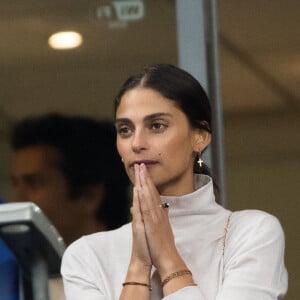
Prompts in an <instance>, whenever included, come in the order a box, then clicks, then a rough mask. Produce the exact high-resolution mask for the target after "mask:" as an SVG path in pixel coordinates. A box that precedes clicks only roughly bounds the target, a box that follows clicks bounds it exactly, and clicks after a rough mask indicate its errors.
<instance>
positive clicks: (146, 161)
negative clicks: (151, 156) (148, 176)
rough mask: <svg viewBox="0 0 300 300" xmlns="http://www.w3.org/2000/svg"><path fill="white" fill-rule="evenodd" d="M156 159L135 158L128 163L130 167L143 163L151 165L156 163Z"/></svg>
mask: <svg viewBox="0 0 300 300" xmlns="http://www.w3.org/2000/svg"><path fill="white" fill-rule="evenodd" d="M157 163H158V161H156V160H135V161H133V162H132V163H130V164H129V167H130V168H132V167H133V166H134V165H135V164H138V165H140V164H145V165H146V166H151V165H155V164H157Z"/></svg>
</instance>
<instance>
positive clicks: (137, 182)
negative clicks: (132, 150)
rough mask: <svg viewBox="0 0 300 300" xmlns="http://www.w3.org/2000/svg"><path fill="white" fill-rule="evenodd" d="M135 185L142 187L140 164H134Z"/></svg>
mask: <svg viewBox="0 0 300 300" xmlns="http://www.w3.org/2000/svg"><path fill="white" fill-rule="evenodd" d="M134 185H135V186H136V187H141V180H140V167H139V165H138V164H135V165H134Z"/></svg>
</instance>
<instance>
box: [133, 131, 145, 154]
mask: <svg viewBox="0 0 300 300" xmlns="http://www.w3.org/2000/svg"><path fill="white" fill-rule="evenodd" d="M131 147H132V150H133V151H134V152H140V151H142V150H145V149H147V148H148V142H147V137H146V134H145V132H144V131H143V130H136V131H135V132H134V135H133V139H132V144H131Z"/></svg>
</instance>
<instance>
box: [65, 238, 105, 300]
mask: <svg viewBox="0 0 300 300" xmlns="http://www.w3.org/2000/svg"><path fill="white" fill-rule="evenodd" d="M93 256H94V255H93V253H92V252H91V251H90V250H89V248H88V246H87V245H86V244H85V242H84V239H83V238H81V239H79V240H78V241H76V242H75V243H73V244H71V245H70V246H69V247H68V248H67V250H66V251H65V253H64V256H63V260H62V266H61V274H62V276H63V284H64V292H65V296H66V299H67V300H82V299H88V300H108V299H107V297H106V296H105V295H104V293H103V292H102V291H101V290H100V289H99V288H98V287H97V286H96V284H95V282H96V280H93V279H95V277H99V275H100V274H98V273H97V270H95V266H93V265H91V263H90V261H91V257H93ZM87 258H89V260H87ZM96 274H97V275H96ZM97 279H99V278H97Z"/></svg>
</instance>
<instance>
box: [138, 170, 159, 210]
mask: <svg viewBox="0 0 300 300" xmlns="http://www.w3.org/2000/svg"><path fill="white" fill-rule="evenodd" d="M140 170H141V171H140V180H141V184H142V186H143V187H145V191H146V192H147V194H148V195H149V196H150V197H151V198H150V199H149V200H151V202H150V203H149V205H151V206H152V207H154V206H156V207H157V206H159V205H160V204H161V199H160V195H159V193H158V191H157V188H156V187H155V185H154V184H153V181H152V179H151V177H150V175H149V172H148V170H147V168H146V166H145V165H144V164H142V165H141V166H140Z"/></svg>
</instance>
